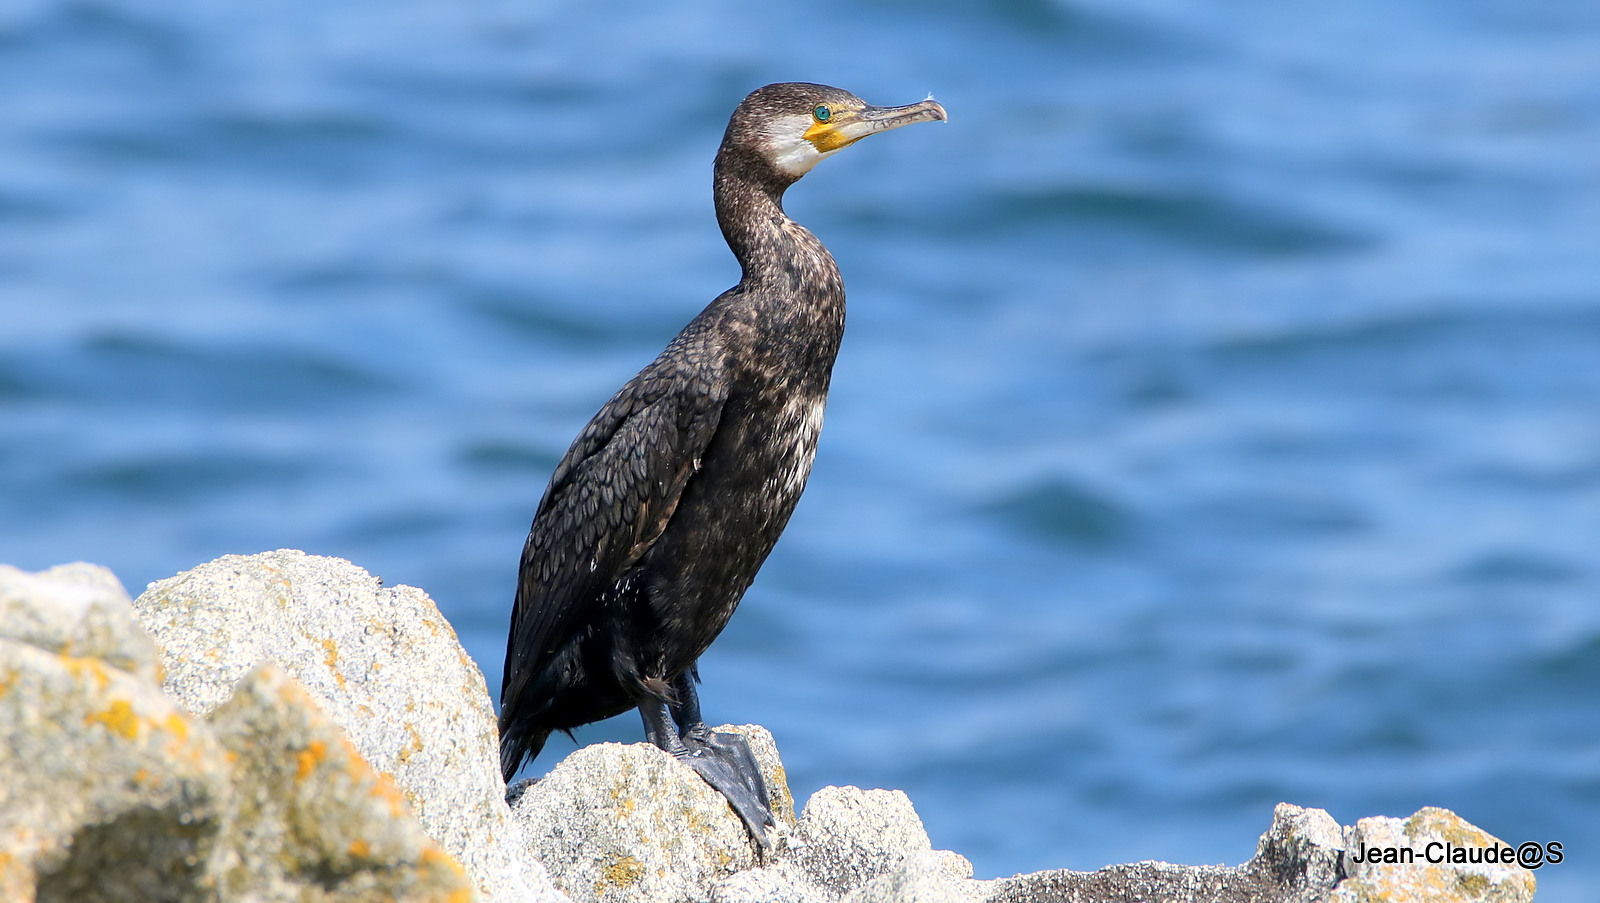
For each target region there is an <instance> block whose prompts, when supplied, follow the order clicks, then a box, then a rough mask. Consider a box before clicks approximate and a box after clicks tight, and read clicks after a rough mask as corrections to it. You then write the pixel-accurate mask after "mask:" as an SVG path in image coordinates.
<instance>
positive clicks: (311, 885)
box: [210, 664, 475, 903]
mask: <svg viewBox="0 0 1600 903" xmlns="http://www.w3.org/2000/svg"><path fill="white" fill-rule="evenodd" d="M210 724H211V727H212V730H213V732H214V733H215V734H216V736H217V739H218V741H219V742H220V743H221V745H222V747H223V748H224V749H225V750H227V752H228V756H227V760H228V763H229V766H230V771H231V779H232V784H233V786H234V793H233V794H232V801H231V804H230V806H229V809H228V816H229V817H228V818H227V834H226V836H225V837H224V843H223V845H222V848H223V849H224V850H226V851H228V854H227V855H226V856H224V857H221V859H222V861H221V862H220V863H219V864H218V872H219V889H220V891H221V894H222V897H223V899H236V900H246V899H248V900H285V901H289V900H315V899H324V898H326V899H337V900H340V901H348V903H357V901H371V903H380V901H389V900H438V901H447V900H466V899H469V898H471V897H472V896H474V895H475V888H474V885H473V883H472V881H471V880H470V879H469V878H468V877H467V876H466V873H465V871H464V870H463V869H462V867H461V865H460V864H458V863H457V862H456V860H455V859H453V858H451V857H450V856H449V855H448V854H447V853H445V852H444V851H442V850H441V849H439V847H438V845H437V844H435V843H434V842H433V840H432V839H430V838H429V837H428V836H427V835H426V834H425V833H423V830H422V826H421V825H420V824H418V822H417V821H416V819H415V818H414V817H412V815H411V810H410V806H409V805H407V803H406V801H405V799H404V798H403V797H402V796H401V795H400V792H399V791H398V790H397V789H395V786H394V784H393V782H392V781H390V780H389V779H388V778H387V777H385V776H383V775H380V774H378V773H377V772H375V771H373V770H372V767H371V766H370V765H368V764H367V762H366V760H364V759H363V758H361V756H360V754H358V753H357V752H356V750H355V748H354V747H353V746H352V745H351V743H350V741H349V740H348V739H346V738H345V736H344V734H343V733H342V732H341V731H340V730H339V727H338V725H336V724H334V723H333V722H332V721H331V720H330V719H329V718H328V717H327V716H326V715H324V714H323V713H322V712H321V710H319V709H318V708H317V706H316V703H314V702H313V701H312V700H311V697H310V696H309V695H308V694H307V693H306V691H305V689H304V688H302V687H301V686H300V685H299V684H298V683H296V682H295V681H294V679H293V678H291V677H289V676H287V675H286V674H284V673H283V672H282V671H281V670H279V669H278V668H277V666H275V665H271V664H263V665H261V666H260V667H258V668H256V670H254V671H252V672H250V673H249V674H247V675H245V677H244V679H243V680H241V681H240V682H239V685H238V688H237V689H236V690H235V691H234V694H233V696H232V697H231V698H230V699H228V701H226V702H224V703H223V704H222V705H220V706H218V707H217V708H216V709H215V710H214V711H213V712H212V713H211V718H210Z"/></svg>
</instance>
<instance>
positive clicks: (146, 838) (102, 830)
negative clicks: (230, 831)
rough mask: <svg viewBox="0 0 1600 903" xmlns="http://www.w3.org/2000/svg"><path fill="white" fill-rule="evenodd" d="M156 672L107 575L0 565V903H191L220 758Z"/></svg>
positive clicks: (149, 649) (215, 809) (222, 777)
mask: <svg viewBox="0 0 1600 903" xmlns="http://www.w3.org/2000/svg"><path fill="white" fill-rule="evenodd" d="M158 674H159V663H158V660H157V658H156V653H155V647H154V645H153V644H152V643H151V642H150V638H149V637H148V636H147V635H145V633H144V631H142V630H140V629H139V627H138V625H137V624H136V623H135V622H134V619H133V616H132V611H131V609H130V608H129V603H128V597H127V594H126V593H125V592H123V591H122V587H121V585H120V584H118V583H117V580H116V578H115V577H113V576H112V575H111V574H110V572H108V571H105V570H104V569H101V568H93V567H91V566H89V565H81V564H79V565H67V566H64V567H60V568H54V569H51V570H49V571H46V572H43V573H41V574H25V573H23V572H21V571H18V570H17V569H15V568H11V567H8V566H7V567H0V889H3V891H4V899H6V900H18V901H31V900H34V899H39V900H52V899H54V900H86V901H89V900H104V901H121V900H126V901H130V903H131V901H146V900H200V899H204V897H205V894H204V891H203V885H204V880H205V876H206V869H207V864H208V862H209V860H210V858H211V855H212V852H213V849H214V847H215V845H216V841H217V835H218V833H219V830H220V827H221V822H222V818H223V811H224V807H225V797H226V794H227V792H228V788H227V781H226V771H225V768H224V764H223V756H222V753H221V749H220V748H219V747H218V746H217V744H216V742H215V741H214V739H213V738H212V737H211V736H210V734H209V732H208V731H206V730H205V729H204V727H203V725H200V724H198V723H197V722H196V721H195V720H194V719H193V718H192V717H191V716H190V715H189V714H188V713H187V712H184V711H183V710H182V709H181V708H180V707H178V706H177V705H176V704H175V703H173V702H172V701H171V700H170V699H168V698H167V697H165V696H164V695H162V693H161V691H160V688H159V686H157V685H156V683H155V679H156V677H157V675H158Z"/></svg>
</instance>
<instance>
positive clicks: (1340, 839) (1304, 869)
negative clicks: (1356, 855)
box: [1243, 803, 1344, 903]
mask: <svg viewBox="0 0 1600 903" xmlns="http://www.w3.org/2000/svg"><path fill="white" fill-rule="evenodd" d="M1343 862H1344V829H1343V828H1341V827H1339V823H1338V822H1336V821H1334V820H1333V816H1331V815H1329V814H1328V813H1326V812H1324V811H1323V810H1321V809H1302V808H1300V807H1299V806H1294V805H1290V804H1289V803H1279V804H1278V806H1277V808H1276V809H1274V810H1273V812H1272V827H1271V828H1268V829H1267V833H1265V834H1263V835H1261V840H1260V841H1259V842H1257V844H1256V855H1255V858H1254V859H1251V860H1250V861H1249V862H1248V863H1246V864H1245V865H1244V866H1243V868H1244V869H1246V870H1248V871H1252V872H1255V873H1257V874H1258V875H1260V876H1262V877H1263V878H1266V879H1270V880H1271V882H1272V883H1273V884H1274V885H1276V886H1277V887H1279V888H1280V889H1281V890H1282V892H1283V896H1282V898H1281V899H1283V900H1285V901H1293V903H1312V901H1320V900H1323V899H1324V898H1326V896H1327V894H1328V891H1329V890H1330V889H1332V888H1333V886H1334V885H1335V884H1337V883H1339V878H1340V877H1341V875H1342V871H1341V869H1342V867H1343Z"/></svg>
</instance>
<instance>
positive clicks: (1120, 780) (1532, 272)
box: [0, 0, 1600, 901]
mask: <svg viewBox="0 0 1600 903" xmlns="http://www.w3.org/2000/svg"><path fill="white" fill-rule="evenodd" d="M780 80H810V81H823V82H830V83H834V84H839V85H841V86H844V87H847V88H850V89H851V90H854V91H856V92H857V93H859V94H861V95H862V96H864V97H865V98H867V99H868V100H869V101H872V102H876V103H905V102H909V101H913V100H918V99H921V98H922V97H923V96H925V95H926V94H927V93H928V92H930V91H931V92H933V93H934V94H935V95H936V96H937V97H938V98H939V99H940V100H941V101H943V102H944V103H945V105H946V106H947V107H948V108H949V111H950V115H951V121H950V123H949V124H948V125H944V126H939V125H924V126H918V127H916V128H914V129H908V130H905V131H901V132H896V133H895V134H893V135H892V136H888V137H884V138H878V139H874V140H872V141H868V142H864V143H863V144H861V145H858V146H857V147H854V148H852V149H851V150H849V151H848V152H846V153H843V154H841V155H839V156H838V157H837V158H836V159H832V160H829V161H827V162H826V163H824V164H823V165H822V166H821V167H819V168H818V169H817V170H816V171H815V172H814V173H813V174H812V175H811V176H809V177H808V178H807V179H806V180H805V181H804V182H802V183H800V184H799V185H798V186H796V187H795V188H794V189H793V190H792V191H791V192H790V198H789V204H788V206H789V210H790V212H791V213H792V214H793V215H794V216H795V217H796V218H797V219H799V220H801V221H802V222H804V223H806V224H807V225H809V226H810V227H811V228H812V229H813V230H814V231H815V232H816V233H817V234H818V235H819V236H820V237H821V238H822V239H823V240H824V241H825V242H826V243H827V244H828V245H829V246H830V247H831V248H832V249H833V251H834V253H835V255H836V256H837V257H838V259H839V262H840V264H841V266H842V268H843V270H844V273H845V277H846V281H847V283H848V284H849V288H850V293H851V294H850V298H851V308H850V329H849V334H848V335H847V337H846V340H845V347H844V350H843V353H842V355H841V357H840V360H839V364H838V369H837V371H836V377H835V380H834V392H833V398H832V402H831V404H830V407H829V409H828V421H827V427H826V429H825V431H824V433H823V440H822V449H821V452H820V454H819V456H818V459H817V464H816V469H815V471H814V473H813V474H812V479H811V486H810V489H809V491H808V493H807V496H806V498H805V500H804V501H803V503H802V504H801V506H800V509H799V511H798V512H797V514H796V515H795V518H794V520H793V522H792V523H791V526H790V528H789V531H788V533H787V534H786V536H785V537H784V540H783V541H782V542H781V543H780V544H779V546H778V549H777V551H776V552H775V553H774V554H773V556H772V558H771V559H770V561H769V562H768V564H767V566H766V568H765V570H764V571H763V572H762V574H761V577H760V579H759V580H758V581H757V582H756V584H755V587H754V588H753V589H752V590H751V591H750V593H749V595H748V596H747V597H746V598H745V602H744V606H743V607H742V608H741V609H740V612H739V614H738V616H737V617H736V618H735V619H734V621H733V623H732V625H731V626H730V627H729V628H728V630H727V632H726V633H725V634H724V635H723V638H722V639H721V640H720V641H719V642H718V644H717V645H716V646H715V647H713V649H712V650H711V652H710V653H709V654H708V655H707V656H706V658H705V659H704V660H703V662H702V672H703V674H704V676H705V680H706V683H705V689H704V700H705V703H706V707H707V709H708V714H709V715H710V716H711V717H712V718H713V719H717V720H729V721H759V722H762V723H764V724H767V725H768V726H770V727H771V728H772V729H773V731H774V732H775V733H776V734H777V736H778V739H779V741H780V743H781V744H782V746H783V750H784V752H785V754H786V759H787V762H788V765H789V774H790V776H791V778H792V780H793V782H794V784H795V789H796V791H797V794H798V795H800V796H801V797H802V798H803V797H804V796H805V795H806V794H809V793H810V792H812V791H814V790H815V789H816V788H818V787H819V786H822V785H824V784H845V783H853V784H858V785H864V786H883V787H898V788H903V789H904V790H906V791H907V792H908V793H909V794H910V796H911V798H912V799H913V800H914V801H915V803H916V805H917V807H918V810H919V811H920V812H921V814H922V816H923V818H924V819H925V820H926V822H927V826H928V830H929V833H930V834H931V835H932V837H933V841H934V843H935V845H936V846H940V847H947V848H952V849H955V850H958V851H960V852H962V853H964V854H966V855H967V856H969V857H970V858H971V859H972V860H973V862H974V863H975V864H976V866H977V871H978V874H979V876H980V877H991V876H995V875H1004V874H1010V873H1013V872H1017V871H1025V870H1035V869H1042V868H1047V867H1057V866H1070V867H1074V868H1096V867H1099V866H1101V865H1104V864H1106V863H1109V862H1120V861H1132V860H1138V859H1147V858H1150V859H1166V860H1171V861H1177V862H1192V863H1204V862H1239V861H1243V860H1245V859H1247V858H1249V856H1250V855H1251V854H1252V853H1253V852H1254V846H1255V839H1256V836H1257V834H1259V833H1260V832H1261V831H1262V830H1264V829H1265V828H1266V826H1267V824H1268V823H1269V821H1270V817H1271V810H1272V806H1273V804H1274V803H1277V802H1278V801H1280V800H1288V801H1292V802H1295V803H1298V804H1301V805H1307V806H1318V807H1323V808H1326V809H1328V810H1330V811H1331V812H1332V813H1333V815H1334V816H1335V817H1337V818H1338V819H1339V820H1340V821H1342V822H1345V823H1349V822H1351V821H1353V820H1354V819H1356V818H1359V817H1362V816H1366V815H1374V814H1387V815H1406V814H1409V813H1411V812H1412V811H1414V810H1416V809H1417V808H1419V807H1421V806H1423V805H1440V806H1446V807H1449V808H1452V809H1454V810H1456V811H1457V812H1459V813H1460V814H1461V815H1462V816H1464V817H1466V818H1467V819H1469V820H1471V821H1473V822H1475V823H1477V824H1478V825H1480V826H1482V827H1483V828H1485V829H1487V830H1489V831H1490V832H1492V833H1494V834H1497V835H1499V836H1500V837H1501V838H1503V839H1505V840H1508V841H1511V842H1513V843H1515V842H1520V841H1524V840H1536V841H1550V840H1557V841H1561V842H1563V843H1564V844H1565V845H1566V848H1567V850H1568V851H1569V852H1568V856H1569V858H1568V860H1567V861H1566V862H1565V863H1563V864H1561V865H1559V866H1550V867H1547V868H1545V869H1544V870H1542V871H1540V872H1539V873H1538V877H1539V880H1540V883H1541V886H1542V888H1543V890H1542V893H1541V899H1542V900H1545V899H1548V900H1550V901H1572V900H1579V899H1585V898H1586V891H1587V890H1588V889H1589V888H1591V887H1592V886H1593V885H1594V884H1596V883H1597V882H1600V856H1596V851H1597V848H1600V704H1597V692H1600V89H1597V87H1596V86H1597V85H1600V6H1596V5H1595V4H1592V3H1577V2H1559V0H1451V2H1445V0H1432V2H1418V3H1410V4H1391V3H1385V2H1378V0H1338V2H1334V0H1312V2H1309V3H1302V4H1280V3H1268V2H1248V0H1239V2H1221V3H1201V2H1196V0H1133V2H1117V3H1112V2H1109V0H1081V2H1051V0H1005V2H999V3H976V2H974V3H956V2H940V0H923V2H917V3H911V2H903V0H878V2H869V3H843V2H835V0H816V2H813V3H808V4H792V5H785V6H783V7H781V8H780V7H779V6H778V5H775V4H769V5H756V4H742V3H735V2H731V0H730V2H701V3H680V4H653V3H643V2H632V3H628V2H602V3H593V4H577V3H570V4H569V3H562V4H556V3H549V2H538V0H525V2H485V3H478V4H471V5H464V4H455V3H447V2H444V0H390V2H385V3H374V2H350V3H340V4H327V3H313V2H308V0H288V2H279V3H271V4H267V3H260V4H248V5H245V4H216V3H199V2H163V3H156V2H134V0H103V2H82V3H59V2H27V0H20V2H11V3H7V4H4V5H0V560H8V561H12V562H15V563H18V564H20V565H24V566H27V567H30V568H40V567H46V566H49V565H51V564H55V563H58V562H62V561H68V560H75V559H86V560H90V561H95V562H99V563H102V564H106V565H109V566H111V567H112V568H114V569H115V570H116V571H117V573H118V574H119V575H120V576H121V578H122V579H123V581H124V582H125V583H126V584H127V585H128V587H129V588H130V590H131V591H133V592H135V593H137V592H138V591H139V590H141V589H142V588H143V586H144V585H145V583H147V582H149V581H151V580H156V579H160V578H162V577H165V576H169V575H171V574H174V573H176V572H178V571H180V570H183V569H185V568H189V567H192V566H194V565H196V564H199V563H201V562H203V561H206V560H209V559H211V558H213V557H215V556H218V555H222V554H226V553H249V552H255V551H261V550H265V549H273V548H279V547H292V548H300V549H305V550H308V551H311V552H315V553H320V554H328V555H339V556H344V557H348V558H350V559H353V560H354V561H356V562H357V563H359V564H361V565H363V566H365V567H367V568H368V569H370V570H371V571H373V572H374V573H376V574H380V575H381V576H383V577H384V579H385V580H386V581H388V582H390V583H409V584H414V585H417V586H421V587H423V588H425V589H427V590H428V591H429V592H430V593H431V594H432V596H433V597H434V599H436V600H437V601H438V603H439V605H440V607H441V608H442V609H443V610H444V612H445V613H446V615H447V616H448V617H449V618H450V619H451V621H452V622H453V623H454V624H455V626H456V628H457V630H458V631H459V632H460V634H461V637H462V639H463V641H464V642H465V643H466V645H467V648H468V650H469V651H470V652H471V653H472V654H473V656H474V657H475V658H476V659H477V660H478V662H479V663H481V664H482V665H483V667H484V670H485V672H486V673H487V674H488V676H489V683H490V685H491V686H496V687H497V686H498V684H499V675H500V666H501V658H502V655H503V649H504V642H505V634H504V631H505V626H506V623H507V613H508V608H509V603H510V598H511V591H512V584H513V580H514V577H515V565H516V559H517V555H518V552H519V550H520V548H521V544H522V540H523V537H524V534H525V532H526V529H527V526H528V521H529V519H530V517H531V515H532V512H533V508H534V506H535V504H536V503H537V501H538V498H539V495H540V493H541V491H542V490H543V487H544V483H545V480H546V479H547V478H548V476H549V471H550V468H551V467H552V466H553V464H554V462H555V461H556V459H557V457H558V456H559V455H560V454H561V453H562V451H563V450H564V449H565V447H566V444H567V442H568V441H569V440H570V439H571V437H572V436H573V435H574V434H575V433H576V431H577V430H578V428H579V427H580V426H582V424H583V423H584V422H585V421H586V420H587V419H588V417H589V416H590V415H591V414H592V413H593V412H594V410H595V409H596V408H597V407H598V406H599V405H600V403H601V402H602V401H604V400H605V398H606V397H607V396H608V395H609V394H610V393H611V391H612V390H614V389H615V388H616V387H617V386H618V385H620V384H621V383H622V382H623V381H624V380H625V379H627V378H628V377H629V376H631V375H632V374H633V373H634V372H635V371H636V370H637V369H638V368H639V367H640V366H642V365H643V364H644V363H645V362H647V361H648V360H649V359H650V358H651V357H653V356H654V355H655V353H656V352H657V351H658V350H659V349H660V348H661V346H663V345H664V344H665V343H666V341H667V340H668V339H669V338H670V337H671V336H672V335H673V333H674V332H675V331H676V330H677V329H678V327H680V326H681V325H682V324H683V323H684V322H686V321H687V320H688V319H689V318H690V317H691V316H692V315H693V314H694V313H695V312H696V311H697V310H698V309H699V308H700V307H701V306H702V305H703V304H704V303H705V302H706V301H708V300H709V299H710V298H711V297H713V296H714V295H715V294H716V293H717V292H719V291H721V290H722V289H724V288H726V287H727V286H728V285H730V284H732V283H733V282H734V281H735V280H736V279H737V275H738V274H737V268H736V266H735V265H734V262H733V260H732V258H731V256H730V255H729V254H728V252H727V250H726V248H725V247H724V246H723V244H722V241H721V238H720V236H719V234H718V233H717V230H716V226H715V223H714V221H713V219H712V215H711V206H710V195H709V182H710V159H711V155H712V153H713V152H714V150H715V148H716V144H717V142H718V140H719V138H720V136H721V131H722V128H723V125H724V123H725V122H726V117H727V114H728V113H729V112H730V111H731V109H732V108H733V106H734V104H736V103H737V102H738V100H739V99H740V98H741V97H742V96H743V95H744V93H745V92H747V91H749V90H750V89H752V88H754V87H756V86H758V85H761V84H764V83H766V82H771V81H780ZM639 736H640V731H639V728H638V725H637V721H636V720H635V719H634V718H632V717H624V718H623V719H619V720H617V721H613V722H609V723H606V724H602V725H598V726H596V727H594V728H591V729H589V730H587V731H585V732H584V733H583V734H582V735H581V739H583V740H585V741H593V740H598V739H637V738H638V737H639ZM570 748H571V747H570V745H569V744H567V742H566V741H565V740H564V739H559V738H558V739H557V740H555V741H553V742H552V743H551V746H550V749H549V750H548V751H547V752H546V754H545V756H544V757H543V758H542V759H541V760H540V762H539V766H540V767H548V766H549V765H550V764H552V763H553V762H554V761H555V760H556V758H557V757H558V756H559V755H563V754H565V752H566V751H568V750H569V749H570Z"/></svg>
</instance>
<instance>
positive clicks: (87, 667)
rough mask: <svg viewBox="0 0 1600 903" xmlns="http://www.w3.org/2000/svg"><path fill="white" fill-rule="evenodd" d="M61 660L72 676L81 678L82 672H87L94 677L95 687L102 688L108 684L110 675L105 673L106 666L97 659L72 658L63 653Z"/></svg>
mask: <svg viewBox="0 0 1600 903" xmlns="http://www.w3.org/2000/svg"><path fill="white" fill-rule="evenodd" d="M61 660H62V663H63V664H65V665H66V666H67V671H69V672H70V673H71V674H72V676H73V677H74V678H77V679H79V680H82V679H83V675H84V673H85V672H87V673H88V674H89V676H90V677H92V678H94V686H95V689H97V690H104V689H105V688H106V687H107V686H110V684H111V675H109V674H107V673H106V667H105V665H103V664H101V663H100V660H99V659H95V658H74V657H73V656H70V655H64V656H62V657H61Z"/></svg>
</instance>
